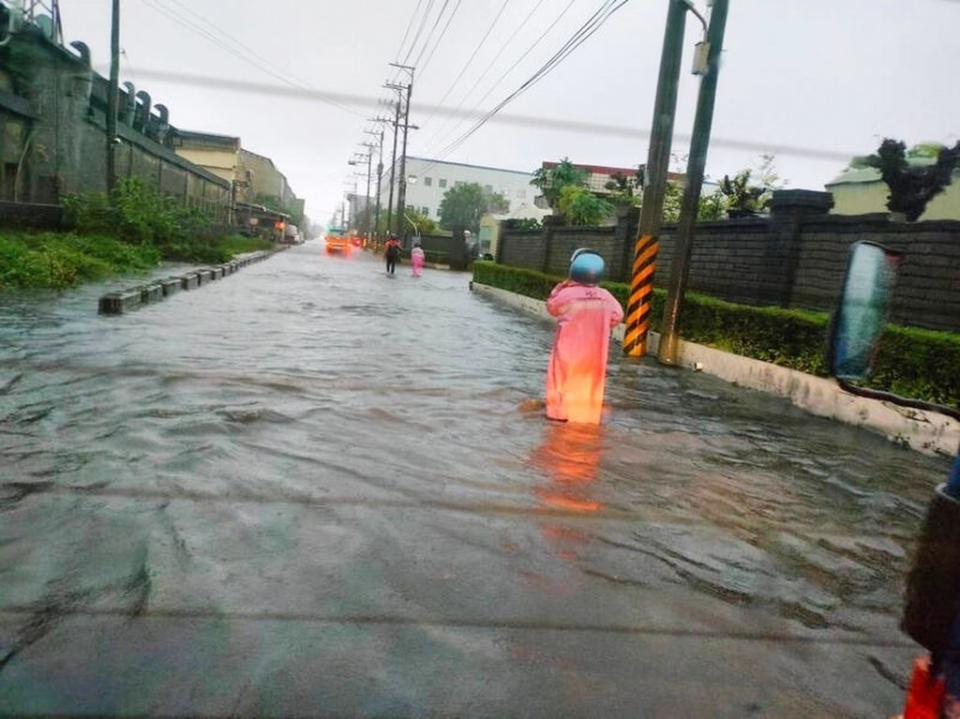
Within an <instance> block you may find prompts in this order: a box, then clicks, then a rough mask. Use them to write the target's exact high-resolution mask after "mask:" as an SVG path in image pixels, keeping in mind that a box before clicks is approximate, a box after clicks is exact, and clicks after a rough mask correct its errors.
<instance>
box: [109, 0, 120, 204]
mask: <svg viewBox="0 0 960 719" xmlns="http://www.w3.org/2000/svg"><path fill="white" fill-rule="evenodd" d="M119 103H120V0H113V13H112V17H111V20H110V84H109V86H108V87H107V192H112V191H113V189H114V188H115V187H116V185H117V110H118V106H119Z"/></svg>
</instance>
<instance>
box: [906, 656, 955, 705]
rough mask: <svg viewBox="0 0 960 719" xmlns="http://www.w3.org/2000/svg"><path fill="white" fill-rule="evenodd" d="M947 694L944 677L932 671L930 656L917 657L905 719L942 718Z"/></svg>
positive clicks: (908, 693) (908, 692) (908, 694)
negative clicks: (937, 675) (934, 674)
mask: <svg viewBox="0 0 960 719" xmlns="http://www.w3.org/2000/svg"><path fill="white" fill-rule="evenodd" d="M945 695H946V689H945V686H944V683H943V677H935V676H933V675H932V674H931V673H930V658H929V657H921V658H919V659H917V660H916V661H915V662H914V663H913V676H912V677H911V679H910V689H909V690H908V691H907V706H906V707H905V708H904V710H903V719H940V716H941V713H940V712H941V710H942V709H943V700H944V696H945Z"/></svg>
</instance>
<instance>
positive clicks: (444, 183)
mask: <svg viewBox="0 0 960 719" xmlns="http://www.w3.org/2000/svg"><path fill="white" fill-rule="evenodd" d="M446 186H447V181H446V180H445V179H443V178H442V177H441V178H440V187H446Z"/></svg>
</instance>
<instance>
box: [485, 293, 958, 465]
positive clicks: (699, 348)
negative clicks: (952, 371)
mask: <svg viewBox="0 0 960 719" xmlns="http://www.w3.org/2000/svg"><path fill="white" fill-rule="evenodd" d="M470 289H471V290H472V291H473V292H475V293H476V294H478V295H483V296H485V297H489V298H490V299H491V300H494V301H495V302H498V303H500V304H503V305H507V306H509V307H512V308H514V309H517V310H520V311H521V312H523V313H525V314H528V315H531V316H533V317H538V318H540V319H543V320H548V321H551V322H552V321H553V318H552V317H551V316H550V314H549V313H548V312H547V308H546V302H544V301H543V300H536V299H533V298H532V297H526V296H524V295H519V294H517V293H515V292H510V291H508V290H502V289H500V288H498V287H491V286H490V285H483V284H480V283H478V282H471V283H470ZM623 332H624V325H622V324H621V325H619V326H618V327H616V328H615V329H614V330H613V338H614V339H615V340H616V341H617V342H620V343H622V341H623ZM649 337H650V340H649V342H648V344H647V354H648V355H654V356H656V354H657V348H658V345H659V343H660V335H659V334H658V333H656V332H651V333H650V335H649ZM680 366H681V367H683V368H685V369H689V370H693V371H695V372H703V373H705V374H709V375H712V376H714V377H717V378H719V379H722V380H723V381H725V382H729V383H731V384H734V385H737V386H740V387H744V388H746V389H753V390H758V391H760V392H765V393H767V394H771V395H774V396H776V397H783V398H784V399H788V400H790V402H791V403H792V404H793V405H794V406H796V407H799V408H800V409H802V410H804V411H805V412H808V413H810V414H812V415H815V416H817V417H825V418H827V419H832V420H834V421H837V422H842V423H844V424H849V425H853V426H855V427H860V428H862V429H866V430H869V431H871V432H874V433H875V434H881V435H883V436H884V437H886V438H887V439H888V440H890V441H891V442H894V443H896V444H899V445H901V446H903V447H907V448H909V449H912V450H915V451H918V452H922V453H924V454H929V455H935V456H948V457H953V456H955V454H956V448H957V444H958V443H960V422H958V421H957V420H955V419H953V418H952V417H947V416H946V415H943V414H939V413H937V412H929V411H926V410H916V409H905V408H903V407H897V406H895V405H892V404H889V403H887V402H883V401H881V400H876V399H868V398H866V397H858V396H856V395H852V394H848V393H847V392H844V391H843V390H842V389H841V388H840V386H839V385H838V384H837V383H836V382H834V381H833V380H831V379H827V378H825V377H816V376H814V375H811V374H806V373H805V372H800V371H798V370H794V369H789V368H787V367H781V366H779V365H775V364H771V363H770V362H763V361H761V360H757V359H753V358H751V357H742V356H741V355H736V354H733V353H731V352H724V351H722V350H718V349H714V348H713V347H707V346H706V345H701V344H696V343H694V342H687V341H685V340H681V341H680Z"/></svg>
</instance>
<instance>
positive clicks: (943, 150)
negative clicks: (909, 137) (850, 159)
mask: <svg viewBox="0 0 960 719" xmlns="http://www.w3.org/2000/svg"><path fill="white" fill-rule="evenodd" d="M934 152H936V160H935V161H934V162H933V163H932V164H926V165H919V166H917V165H911V164H910V163H909V162H908V159H907V157H908V155H907V148H906V145H905V144H904V143H903V142H901V141H899V140H892V139H890V138H884V140H883V142H882V143H880V147H879V148H878V150H877V152H876V154H873V155H870V156H869V157H866V158H862V159H860V160H859V161H857V164H859V165H860V166H865V167H873V168H875V169H877V170H880V176H881V177H882V178H883V181H884V182H886V183H887V187H889V188H890V194H889V195H888V196H887V209H889V210H890V212H902V213H903V214H904V215H905V216H906V218H907V221H908V222H914V221H915V220H917V219H919V218H920V216H921V215H922V214H923V213H924V211H925V210H926V209H927V204H928V203H929V202H930V200H932V199H933V198H934V197H936V196H937V195H939V194H940V193H941V192H943V190H944V188H946V187H947V186H948V185H949V184H950V183H951V181H952V180H953V171H954V169H955V168H956V167H957V165H958V163H960V142H957V144H956V145H954V146H953V147H952V148H947V147H942V146H941V147H940V148H939V150H937V148H936V146H933V145H929V144H927V145H919V146H918V147H917V148H914V150H913V151H912V152H911V156H912V157H927V158H930V157H932V156H933V153H934Z"/></svg>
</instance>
